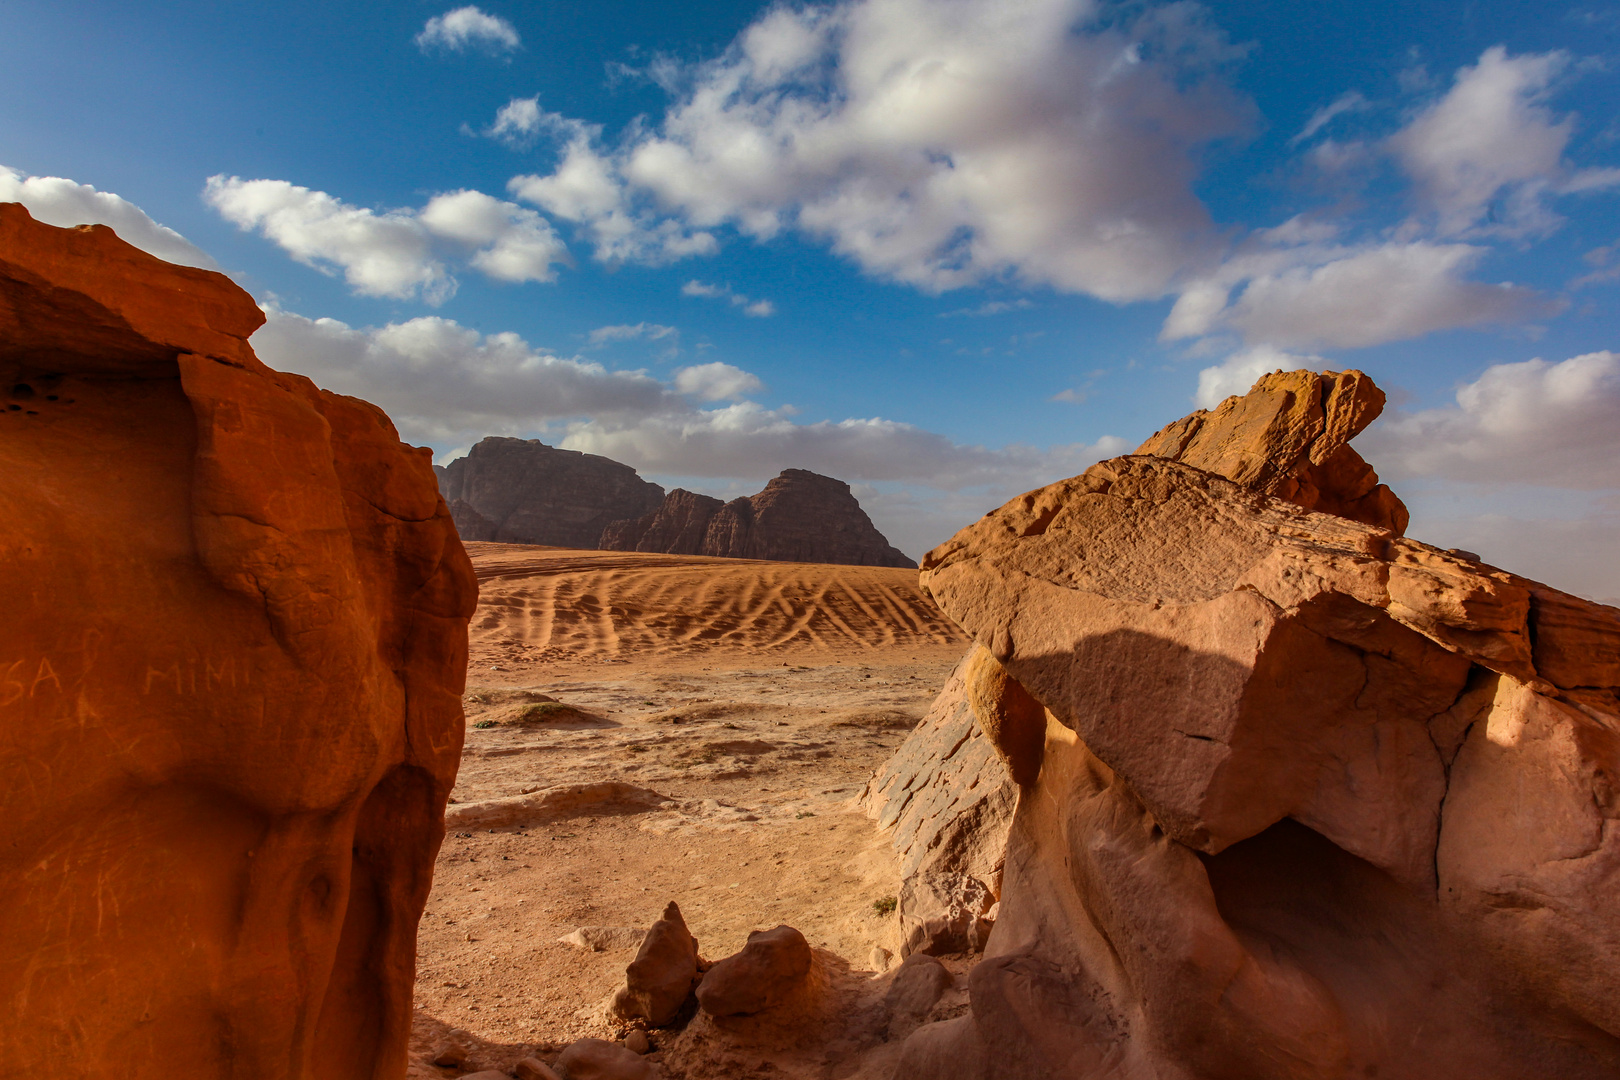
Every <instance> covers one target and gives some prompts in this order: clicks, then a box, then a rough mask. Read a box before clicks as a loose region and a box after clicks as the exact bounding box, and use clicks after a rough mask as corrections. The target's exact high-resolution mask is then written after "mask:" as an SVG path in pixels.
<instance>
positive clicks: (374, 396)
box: [253, 306, 685, 445]
mask: <svg viewBox="0 0 1620 1080" xmlns="http://www.w3.org/2000/svg"><path fill="white" fill-rule="evenodd" d="M266 315H267V316H268V321H267V322H266V323H265V325H264V326H263V327H262V328H261V329H260V330H259V331H258V333H256V334H254V336H253V348H254V350H255V351H256V352H257V353H258V354H259V356H260V357H261V358H262V359H263V360H264V361H265V363H267V364H269V365H270V366H272V367H275V368H280V369H282V370H285V371H295V372H298V373H299V374H302V375H307V376H309V377H310V378H311V379H314V380H315V382H316V383H318V384H319V385H321V386H323V387H325V388H327V389H329V390H335V391H337V392H339V393H343V394H352V395H354V396H356V397H362V398H365V399H366V400H367V401H372V402H375V403H376V404H378V405H380V406H382V407H383V409H384V410H386V411H387V412H388V414H389V415H390V416H392V417H393V418H394V421H395V423H397V424H398V425H399V427H400V430H401V433H402V434H404V435H405V436H406V437H407V438H408V439H412V440H414V441H417V442H426V443H430V444H437V445H456V444H457V443H458V442H460V441H464V440H465V439H466V437H467V436H469V435H471V436H472V437H473V438H477V437H479V436H481V435H484V434H489V433H490V432H511V431H519V430H533V429H535V428H537V427H539V426H541V425H543V424H544V423H545V422H546V421H549V420H557V419H561V418H568V417H579V416H586V415H590V416H608V417H611V416H617V415H621V414H623V415H635V416H640V415H645V414H648V413H653V412H657V411H659V410H662V409H669V408H684V407H685V406H684V404H683V403H682V402H681V399H680V398H679V397H678V396H677V395H676V394H674V393H672V392H671V391H670V389H669V388H668V387H667V386H665V385H664V384H663V383H661V382H659V381H658V380H657V379H655V378H653V377H651V376H650V375H647V374H646V373H644V372H637V371H631V372H625V371H610V370H608V369H607V368H605V367H603V366H602V365H601V364H597V363H592V362H590V361H586V360H582V359H579V358H577V357H574V358H569V357H560V356H557V355H555V354H553V353H551V352H550V351H548V350H545V349H540V348H536V347H535V346H532V345H530V344H529V343H528V342H526V341H524V340H523V339H522V338H521V337H519V336H518V335H516V334H511V333H499V334H489V335H487V336H485V335H481V334H479V333H478V332H477V331H475V330H472V329H469V328H468V327H465V326H462V325H460V324H459V323H456V322H455V321H453V320H450V319H444V318H439V317H436V316H427V317H423V318H418V319H411V320H410V321H408V322H403V323H390V324H389V325H387V326H384V327H381V328H368V329H357V328H354V327H350V326H348V325H346V324H344V323H341V322H339V321H337V320H336V319H309V318H305V317H304V316H302V315H296V314H293V313H292V312H288V311H282V310H280V309H279V308H277V307H275V306H270V307H267V308H266Z"/></svg>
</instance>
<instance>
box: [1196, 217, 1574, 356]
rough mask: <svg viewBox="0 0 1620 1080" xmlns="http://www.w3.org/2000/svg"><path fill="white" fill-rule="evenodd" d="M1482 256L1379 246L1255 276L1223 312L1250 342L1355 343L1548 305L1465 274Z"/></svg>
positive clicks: (1508, 316)
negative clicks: (1235, 300)
mask: <svg viewBox="0 0 1620 1080" xmlns="http://www.w3.org/2000/svg"><path fill="white" fill-rule="evenodd" d="M1484 254H1485V251H1484V249H1483V248H1479V247H1475V246H1472V245H1469V244H1434V243H1429V242H1426V241H1415V242H1412V243H1398V242H1396V243H1387V244H1381V245H1379V246H1377V247H1371V248H1367V249H1364V250H1361V251H1357V252H1354V253H1352V254H1349V255H1345V256H1344V257H1342V258H1336V259H1333V260H1332V261H1330V262H1326V263H1323V264H1321V265H1319V266H1314V267H1303V266H1300V267H1291V268H1289V269H1287V270H1283V271H1280V272H1277V273H1274V274H1263V275H1261V276H1258V277H1256V278H1254V279H1253V280H1251V281H1250V282H1249V284H1248V287H1247V288H1245V289H1244V290H1243V294H1242V296H1240V297H1239V298H1238V300H1237V302H1236V303H1235V304H1234V305H1233V306H1232V307H1231V308H1230V309H1229V310H1227V311H1226V312H1225V313H1224V316H1223V317H1224V319H1225V321H1226V322H1228V323H1230V324H1231V325H1232V326H1234V327H1236V328H1237V329H1238V330H1240V331H1241V332H1242V333H1243V337H1244V339H1245V340H1246V341H1249V342H1251V343H1265V344H1270V345H1276V346H1279V347H1282V348H1289V347H1306V348H1310V347H1322V346H1326V347H1337V348H1358V347H1361V346H1365V345H1377V344H1380V343H1382V342H1386V341H1399V340H1402V339H1404V338H1413V337H1420V336H1422V335H1424V334H1428V333H1432V332H1434V331H1436V330H1446V329H1450V328H1453V327H1460V326H1478V325H1480V324H1482V323H1504V322H1513V321H1517V320H1519V319H1522V318H1526V317H1528V316H1532V315H1535V314H1541V313H1546V312H1547V311H1548V310H1549V309H1548V307H1547V305H1546V304H1545V303H1544V302H1543V301H1542V300H1541V299H1540V298H1539V297H1538V296H1537V294H1536V293H1534V292H1533V291H1531V290H1529V289H1525V288H1521V287H1517V286H1514V285H1511V284H1508V283H1505V282H1504V283H1502V284H1499V285H1488V284H1485V283H1483V282H1477V281H1468V280H1466V279H1465V275H1466V273H1467V272H1468V271H1469V270H1470V269H1472V268H1473V266H1474V265H1475V264H1477V263H1478V262H1479V260H1480V258H1481V257H1482V256H1483V255H1484Z"/></svg>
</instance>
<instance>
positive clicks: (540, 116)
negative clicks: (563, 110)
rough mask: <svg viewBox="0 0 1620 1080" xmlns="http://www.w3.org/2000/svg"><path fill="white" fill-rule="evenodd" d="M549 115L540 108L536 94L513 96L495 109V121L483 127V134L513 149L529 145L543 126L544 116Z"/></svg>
mask: <svg viewBox="0 0 1620 1080" xmlns="http://www.w3.org/2000/svg"><path fill="white" fill-rule="evenodd" d="M550 115H551V114H550V113H547V112H546V111H545V110H543V109H541V108H540V98H539V96H538V95H537V96H535V97H530V98H513V99H512V100H511V101H508V102H507V103H506V104H505V105H502V106H501V107H500V108H499V109H497V110H495V121H494V123H492V124H490V125H489V127H487V128H485V129H484V134H485V135H487V136H489V137H490V138H492V139H496V140H499V141H500V142H503V143H505V144H506V145H508V146H510V147H513V148H514V149H516V148H521V147H525V146H529V145H531V144H532V143H533V142H534V140H535V138H536V137H537V136H538V135H539V134H540V131H541V129H542V128H544V127H545V121H546V118H547V117H548V116H550Z"/></svg>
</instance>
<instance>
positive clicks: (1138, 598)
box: [872, 372, 1620, 1080]
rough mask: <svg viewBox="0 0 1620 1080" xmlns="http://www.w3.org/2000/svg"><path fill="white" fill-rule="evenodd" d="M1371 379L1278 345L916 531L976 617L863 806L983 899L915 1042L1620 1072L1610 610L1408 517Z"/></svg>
mask: <svg viewBox="0 0 1620 1080" xmlns="http://www.w3.org/2000/svg"><path fill="white" fill-rule="evenodd" d="M1382 404H1383V396H1382V394H1380V393H1378V392H1377V390H1376V388H1374V387H1372V386H1371V384H1370V382H1369V381H1368V380H1366V378H1365V376H1362V375H1361V374H1360V373H1357V372H1347V373H1344V374H1337V375H1335V374H1331V373H1330V374H1328V375H1317V374H1314V373H1312V372H1291V373H1278V374H1275V375H1271V376H1267V377H1266V378H1264V379H1262V380H1261V381H1260V382H1259V383H1257V384H1256V386H1255V388H1254V390H1253V391H1251V393H1250V394H1249V395H1247V396H1246V397H1242V398H1233V399H1229V400H1228V401H1227V402H1226V403H1225V404H1224V405H1223V406H1222V407H1221V408H1220V409H1218V410H1216V411H1215V412H1213V413H1209V414H1204V413H1200V414H1195V415H1194V416H1192V417H1189V418H1188V419H1187V420H1184V421H1181V422H1179V423H1178V424H1176V425H1171V427H1170V428H1167V429H1166V430H1165V431H1164V432H1161V433H1160V434H1159V435H1156V436H1155V437H1154V438H1153V439H1151V440H1149V442H1148V443H1147V444H1146V445H1145V446H1144V447H1143V450H1142V451H1141V452H1139V453H1138V454H1137V455H1132V456H1127V457H1121V458H1115V459H1113V460H1110V461H1105V462H1102V463H1100V464H1098V465H1096V466H1094V467H1092V468H1091V469H1088V470H1087V471H1086V472H1085V473H1084V474H1083V475H1081V476H1078V477H1074V478H1072V479H1069V480H1065V481H1062V482H1060V483H1057V484H1052V485H1050V486H1048V487H1045V488H1042V489H1040V490H1038V491H1034V492H1030V493H1029V494H1027V495H1024V496H1021V497H1020V498H1018V499H1015V500H1013V501H1012V502H1010V503H1008V504H1007V505H1005V506H1003V507H1001V508H1000V509H999V510H996V511H994V512H992V513H991V514H989V515H987V516H986V517H985V518H984V519H982V520H981V521H979V522H977V523H975V524H974V525H972V526H970V527H968V528H966V529H963V530H962V531H961V532H959V533H958V534H957V535H956V536H955V537H954V538H953V539H952V540H951V541H949V542H948V543H946V544H944V545H942V546H941V547H939V548H937V549H935V550H934V551H932V552H930V553H929V554H928V556H927V557H926V558H925V560H924V562H923V566H922V570H921V573H922V578H923V582H924V584H925V587H926V589H927V590H928V591H929V592H930V593H931V594H932V595H933V597H934V598H935V599H936V600H937V601H938V602H939V604H940V606H941V607H942V608H943V609H944V610H945V611H946V612H947V613H949V614H950V615H951V616H952V617H953V618H955V619H956V620H957V621H958V622H959V623H960V624H961V625H962V626H963V627H964V628H965V629H966V630H967V631H968V632H969V633H971V634H972V635H973V637H974V638H975V640H976V641H977V643H978V646H977V647H978V648H979V649H980V650H982V653H981V654H980V655H979V656H977V657H975V658H972V659H970V660H969V661H968V662H966V663H965V664H964V666H963V668H961V669H959V672H958V677H957V678H956V679H955V680H954V681H953V685H952V686H951V687H948V688H947V692H946V694H945V695H943V696H942V701H941V705H940V706H939V707H938V708H937V709H936V713H935V716H934V717H933V718H932V721H931V722H929V723H925V724H924V725H922V726H921V727H920V728H919V729H918V732H917V733H916V734H915V735H914V736H913V741H912V742H911V743H910V744H908V746H907V747H906V748H905V749H903V750H902V751H901V753H900V754H899V755H897V759H896V761H895V762H893V763H891V765H890V767H889V769H888V770H886V771H885V772H884V773H882V774H880V776H879V777H878V778H877V780H876V781H875V782H874V785H873V795H872V797H873V799H874V801H875V804H876V805H875V807H874V809H875V811H876V812H879V813H886V814H888V815H889V820H893V821H896V822H898V823H899V825H900V828H899V831H898V833H897V842H899V843H902V844H904V845H910V847H909V848H908V852H910V853H911V857H910V858H909V859H908V873H910V874H912V876H913V877H915V876H916V874H917V873H918V872H919V868H920V870H921V871H928V870H929V869H930V868H932V869H933V870H936V871H940V872H944V871H957V872H967V873H972V874H975V875H979V877H981V878H984V879H988V881H989V882H990V883H991V884H992V885H993V887H994V888H995V890H996V891H997V892H998V894H999V905H998V907H997V909H996V911H995V921H994V930H993V932H991V934H990V937H989V941H988V945H987V947H986V951H985V959H984V960H983V961H982V962H981V963H980V964H979V965H978V966H977V967H976V968H975V969H974V971H973V974H972V977H971V983H970V996H971V1001H972V1008H971V1012H970V1013H969V1014H968V1015H967V1016H964V1017H961V1018H959V1019H956V1020H951V1021H947V1022H944V1023H938V1024H932V1025H928V1026H925V1027H923V1028H921V1029H919V1030H918V1031H917V1032H916V1033H915V1034H914V1035H913V1036H912V1037H911V1039H910V1040H909V1042H908V1043H907V1046H906V1050H905V1055H904V1059H903V1061H902V1063H901V1065H900V1067H899V1069H898V1071H897V1072H896V1074H895V1075H896V1076H898V1077H905V1078H907V1080H934V1078H938V1080H945V1078H949V1080H992V1078H998V1077H1010V1076H1017V1077H1020V1078H1043V1077H1053V1078H1060V1077H1061V1078H1081V1077H1085V1078H1092V1077H1131V1078H1138V1077H1140V1078H1148V1077H1153V1078H1168V1077H1178V1078H1180V1077H1198V1078H1205V1077H1209V1078H1214V1077H1233V1078H1237V1077H1241V1078H1244V1080H1258V1078H1269V1077H1278V1078H1282V1077H1287V1078H1306V1077H1309V1078H1317V1077H1321V1078H1327V1077H1335V1078H1341V1077H1342V1078H1348V1077H1372V1076H1377V1077H1382V1078H1385V1080H1388V1078H1390V1077H1413V1078H1427V1080H1432V1078H1436V1077H1448V1078H1449V1077H1469V1078H1487V1077H1500V1078H1502V1080H1508V1078H1519V1077H1530V1076H1536V1077H1552V1076H1558V1077H1565V1078H1574V1077H1613V1076H1615V1075H1617V1074H1620V1005H1617V1003H1620V827H1617V819H1620V797H1617V794H1616V792H1617V790H1620V788H1617V778H1620V707H1617V704H1620V703H1617V697H1616V686H1617V684H1620V611H1616V610H1615V609H1613V608H1609V607H1605V606H1602V605H1598V604H1593V603H1589V602H1586V601H1583V600H1580V599H1578V598H1576V597H1573V596H1569V595H1567V594H1564V593H1561V592H1558V591H1557V590H1555V589H1551V588H1548V587H1547V586H1544V585H1541V584H1539V583H1536V582H1533V581H1529V580H1526V579H1523V578H1520V577H1517V576H1515V575H1513V574H1511V573H1508V572H1505V571H1502V570H1499V569H1496V568H1494V567H1490V566H1486V565H1483V564H1481V563H1479V562H1478V561H1476V560H1475V559H1474V558H1473V557H1472V556H1470V555H1468V554H1467V553H1462V552H1448V551H1442V550H1439V549H1437V548H1434V547H1430V546H1428V545H1426V544H1422V543H1419V542H1416V541H1414V540H1409V539H1405V538H1404V537H1403V536H1402V535H1401V534H1402V532H1403V531H1404V528H1405V525H1406V513H1405V508H1404V507H1402V506H1401V505H1400V502H1399V500H1398V499H1396V498H1395V497H1394V496H1393V494H1391V493H1390V492H1389V490H1388V489H1387V488H1385V487H1383V486H1382V485H1380V484H1378V478H1377V476H1376V474H1374V473H1373V472H1372V470H1371V468H1370V467H1368V466H1367V465H1366V463H1365V462H1363V461H1362V460H1361V459H1360V458H1359V457H1357V456H1355V455H1354V452H1353V451H1350V450H1349V447H1348V446H1347V445H1346V443H1347V441H1348V439H1349V438H1350V437H1352V436H1353V435H1354V434H1355V433H1356V432H1357V431H1360V430H1361V429H1362V428H1363V427H1365V426H1366V424H1367V423H1369V422H1370V421H1371V420H1372V419H1373V418H1374V417H1376V415H1377V413H1378V411H1379V409H1380V408H1381V406H1382ZM987 671H988V674H986V672H987ZM1008 684H1016V685H1017V686H1018V687H1021V688H1022V689H1023V690H1025V691H1027V693H1028V695H1029V696H1030V697H1031V698H1032V699H1033V700H1034V701H1035V702H1037V703H1038V704H1039V706H1040V707H1041V709H1042V710H1043V712H1044V720H1043V722H1042V724H1041V726H1042V727H1043V728H1044V730H1043V731H1041V732H1040V733H1039V737H1038V738H1035V737H1033V736H1032V734H1031V727H1032V724H1033V722H1032V721H1031V720H1030V719H1029V715H1028V713H1029V710H1028V708H1027V707H1025V706H1022V705H1020V704H1019V701H1020V700H1021V699H1019V698H1017V696H1016V695H1015V694H1012V692H1011V691H1010V690H1009V689H1008ZM975 687H978V689H977V690H975ZM969 716H972V717H975V718H976V725H977V731H976V734H975V736H974V737H973V738H971V739H970V738H968V737H967V736H965V735H964V734H963V733H962V732H961V731H960V730H959V729H960V728H961V726H962V721H963V719H964V718H966V717H969ZM992 751H993V756H992ZM1003 785H1010V789H1009V788H1005V787H1004V786H1003ZM970 788H971V791H970ZM1004 790H1015V791H1016V800H1015V801H1014V800H1012V799H1006V798H1004V797H1003V795H1002V792H1003V791H1004ZM1014 807H1015V808H1014ZM1002 836H1005V838H1006V839H1005V841H1002V840H1001V837H1002ZM1003 844H1004V846H1002V845H1003ZM924 914H926V913H924ZM921 917H922V916H919V918H921Z"/></svg>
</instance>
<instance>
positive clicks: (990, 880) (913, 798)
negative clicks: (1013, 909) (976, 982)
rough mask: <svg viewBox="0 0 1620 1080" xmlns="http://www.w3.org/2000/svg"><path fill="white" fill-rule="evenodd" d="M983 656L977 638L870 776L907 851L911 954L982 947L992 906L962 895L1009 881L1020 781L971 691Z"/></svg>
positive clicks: (902, 900)
mask: <svg viewBox="0 0 1620 1080" xmlns="http://www.w3.org/2000/svg"><path fill="white" fill-rule="evenodd" d="M981 655H982V656H983V657H985V658H988V657H989V654H988V653H985V652H984V651H983V650H982V649H980V648H979V647H978V646H977V645H975V646H973V648H972V649H970V650H969V652H968V655H967V656H965V657H963V658H962V661H961V663H959V664H957V666H956V669H955V670H954V671H952V672H951V675H950V678H948V679H947V680H946V682H945V687H944V689H942V690H941V691H940V693H939V696H938V697H937V698H935V699H934V703H933V705H932V706H931V707H930V708H929V710H928V715H927V716H925V717H923V719H922V722H921V723H919V724H918V725H917V726H916V728H914V729H913V730H912V732H911V734H910V735H908V736H907V737H906V740H905V741H904V742H903V743H901V744H900V746H899V748H898V749H896V750H895V752H894V754H893V755H892V756H890V758H889V760H888V761H887V762H885V763H884V765H883V767H882V768H881V769H879V770H878V773H877V775H876V776H874V777H873V778H872V780H871V782H870V783H868V784H867V790H866V794H865V803H866V809H867V813H869V814H870V815H871V816H872V817H873V818H875V819H876V820H877V826H878V828H880V829H891V830H892V831H891V832H890V842H891V843H892V844H893V845H894V848H895V851H896V852H897V853H898V855H899V857H900V876H901V881H902V887H901V889H900V895H899V897H898V901H899V909H898V917H899V920H900V932H901V940H902V943H903V944H902V952H903V953H905V954H906V955H908V956H909V955H911V954H913V953H916V952H924V953H927V952H948V951H951V949H950V948H948V947H946V946H947V944H950V945H954V946H955V947H956V948H958V949H968V948H970V947H972V946H973V945H977V946H980V947H982V945H983V940H982V939H981V938H980V936H979V933H978V931H979V927H980V923H981V922H982V919H981V918H980V916H982V915H983V910H982V906H978V905H975V906H974V910H972V911H971V912H969V911H968V910H967V905H963V904H960V903H956V902H954V901H953V899H952V897H953V895H954V894H960V893H963V892H976V891H982V892H983V893H984V894H986V895H988V896H991V897H994V896H997V895H999V893H1000V889H1001V873H1002V863H1003V860H1004V858H1005V855H1006V849H1007V829H1008V827H1009V826H1010V825H1011V822H1012V815H1013V808H1014V806H1015V805H1016V800H1017V791H1018V789H1017V787H1016V785H1015V784H1014V783H1013V782H1012V778H1011V777H1009V776H1008V775H1007V767H1006V765H1005V764H1004V763H1003V761H1002V758H1001V757H1000V756H999V755H998V753H997V751H996V749H995V744H994V743H993V742H992V741H991V739H990V738H989V737H988V736H987V735H986V734H985V731H984V726H981V723H980V722H979V721H978V719H977V718H976V716H975V712H974V709H973V707H972V704H971V703H970V700H969V690H968V681H969V675H970V672H971V669H973V668H974V667H975V666H976V665H977V664H982V663H983V660H982V659H978V658H979V657H980V656H981ZM990 662H991V663H992V664H993V663H994V660H993V659H991V660H990ZM997 666H998V667H999V665H997ZM975 884H976V885H977V886H978V889H977V890H975V889H974V888H973V886H974V885H975ZM947 937H949V938H952V939H953V940H952V941H951V942H949V943H947V942H946V941H945V938H947Z"/></svg>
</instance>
